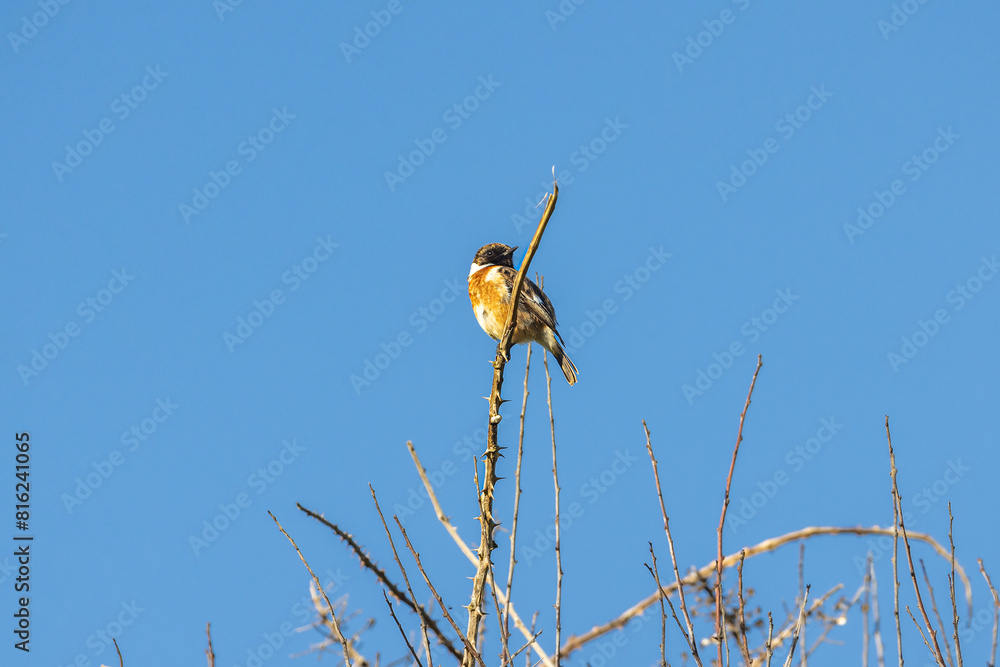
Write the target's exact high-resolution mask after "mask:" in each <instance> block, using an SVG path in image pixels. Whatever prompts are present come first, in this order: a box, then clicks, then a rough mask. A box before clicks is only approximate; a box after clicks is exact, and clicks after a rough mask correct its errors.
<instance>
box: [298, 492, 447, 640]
mask: <svg viewBox="0 0 1000 667" xmlns="http://www.w3.org/2000/svg"><path fill="white" fill-rule="evenodd" d="M434 502H435V504H436V503H437V499H436V498H435V499H434ZM295 506H296V507H298V508H299V509H300V510H301V511H302V512H304V513H305V514H306V515H308V516H310V517H312V518H314V519H316V520H317V521H319V522H320V523H322V524H323V525H324V526H326V527H327V528H329V529H330V530H332V531H333V532H334V533H336V534H337V537H339V538H340V539H342V540H344V541H345V542H347V545H348V546H349V547H351V550H352V551H353V552H354V555H356V556H357V557H358V560H360V561H361V564H362V565H363V566H364V567H365V569H367V570H369V571H371V572H372V574H374V575H375V578H376V579H378V580H379V582H380V583H381V584H382V586H384V587H385V588H387V589H388V590H389V593H390V594H392V596H393V597H394V598H396V599H397V600H398V601H399V602H402V603H403V604H405V605H406V606H407V607H409V608H410V609H411V610H412V611H413V613H415V614H417V615H418V616H420V617H421V618H423V619H424V621H426V623H427V627H428V628H429V629H430V631H431V632H433V633H434V635H435V636H436V637H437V638H438V642H439V643H440V644H441V645H442V646H444V647H445V649H446V650H447V651H448V652H449V653H451V654H452V655H453V656H454V657H455V659H456V660H461V659H462V652H461V651H459V650H458V649H457V648H456V647H455V645H454V644H453V643H452V642H451V639H450V638H449V637H448V636H447V635H446V634H444V632H443V631H442V630H441V628H440V626H438V624H437V621H435V620H434V619H433V618H431V617H430V616H429V615H428V614H427V613H426V612H425V611H424V609H423V607H421V606H420V605H418V604H417V603H416V601H414V600H410V598H409V597H408V596H407V595H406V593H404V592H403V591H402V590H400V588H399V586H397V585H396V584H395V583H394V582H393V581H392V580H391V579H389V577H388V575H386V573H385V571H384V570H383V569H382V568H380V567H379V566H378V565H377V564H376V563H375V562H374V561H373V560H372V559H371V558H369V557H368V554H367V553H365V550H364V548H363V547H362V546H361V545H360V544H358V543H357V541H356V540H355V539H354V538H353V537H352V536H351V535H350V533H347V532H346V531H344V530H342V529H341V528H340V526H338V525H337V524H335V523H332V522H331V521H329V520H328V519H327V518H326V517H324V516H323V515H322V514H317V513H316V512H313V511H312V510H310V509H308V508H306V507H303V506H302V504H301V503H295ZM321 588H322V587H321ZM331 613H332V608H331Z"/></svg>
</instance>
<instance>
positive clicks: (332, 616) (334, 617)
mask: <svg viewBox="0 0 1000 667" xmlns="http://www.w3.org/2000/svg"><path fill="white" fill-rule="evenodd" d="M267 513H268V514H270V515H271V518H272V519H274V523H275V524H277V526H278V530H280V531H281V532H282V534H283V535H284V536H285V537H287V538H288V541H289V542H291V543H292V546H293V547H295V553H297V554H298V555H299V560H301V561H302V564H303V565H305V566H306V569H307V570H308V571H309V574H310V575H312V578H313V581H315V582H316V586H317V587H318V588H319V592H320V593H322V594H323V599H324V600H326V606H327V607H329V608H330V620H331V621H332V623H333V627H334V628H335V629H336V631H337V636H338V639H340V645H341V646H342V647H343V649H344V664H345V665H347V667H351V656H350V649H349V648H348V646H347V639H345V638H344V633H343V632H341V630H340V624H339V623H338V622H337V614H335V613H334V611H333V605H332V604H330V598H328V597H327V595H326V591H325V590H324V589H323V584H322V583H320V580H319V577H317V576H316V574H315V573H314V572H313V571H312V568H311V567H309V563H307V562H306V557H305V556H303V555H302V551H300V550H299V545H297V544H296V543H295V540H293V539H292V536H291V535H289V534H288V533H287V532H285V529H284V528H282V527H281V524H280V523H279V522H278V519H277V517H275V516H274V515H273V514H271V511H270V510H268V512H267Z"/></svg>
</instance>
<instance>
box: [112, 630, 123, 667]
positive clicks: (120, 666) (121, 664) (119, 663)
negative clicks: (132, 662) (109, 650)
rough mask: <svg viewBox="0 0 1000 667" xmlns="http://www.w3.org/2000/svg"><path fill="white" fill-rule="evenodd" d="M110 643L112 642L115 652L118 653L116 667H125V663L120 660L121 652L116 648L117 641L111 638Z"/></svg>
mask: <svg viewBox="0 0 1000 667" xmlns="http://www.w3.org/2000/svg"><path fill="white" fill-rule="evenodd" d="M111 641H112V642H114V645H115V650H116V651H118V667H125V661H124V660H123V659H122V650H121V649H120V648H118V640H117V639H115V638H114V637H112V638H111Z"/></svg>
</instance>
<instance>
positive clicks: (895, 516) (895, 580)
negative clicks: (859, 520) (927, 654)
mask: <svg viewBox="0 0 1000 667" xmlns="http://www.w3.org/2000/svg"><path fill="white" fill-rule="evenodd" d="M885 432H886V435H887V436H888V433H889V415H886V417H885ZM889 458H890V463H889V477H890V478H891V479H892V613H893V615H894V616H895V618H896V649H897V650H898V652H899V667H903V628H902V625H901V624H900V618H899V522H900V520H901V519H902V509H901V508H902V503H901V502H900V499H899V489H897V488H896V457H895V455H893V454H892V445H891V444H890V446H889Z"/></svg>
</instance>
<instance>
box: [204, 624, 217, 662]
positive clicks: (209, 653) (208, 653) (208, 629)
mask: <svg viewBox="0 0 1000 667" xmlns="http://www.w3.org/2000/svg"><path fill="white" fill-rule="evenodd" d="M205 634H206V635H208V648H207V649H205V657H206V658H208V667H215V650H214V649H213V648H212V624H211V623H206V624H205Z"/></svg>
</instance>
